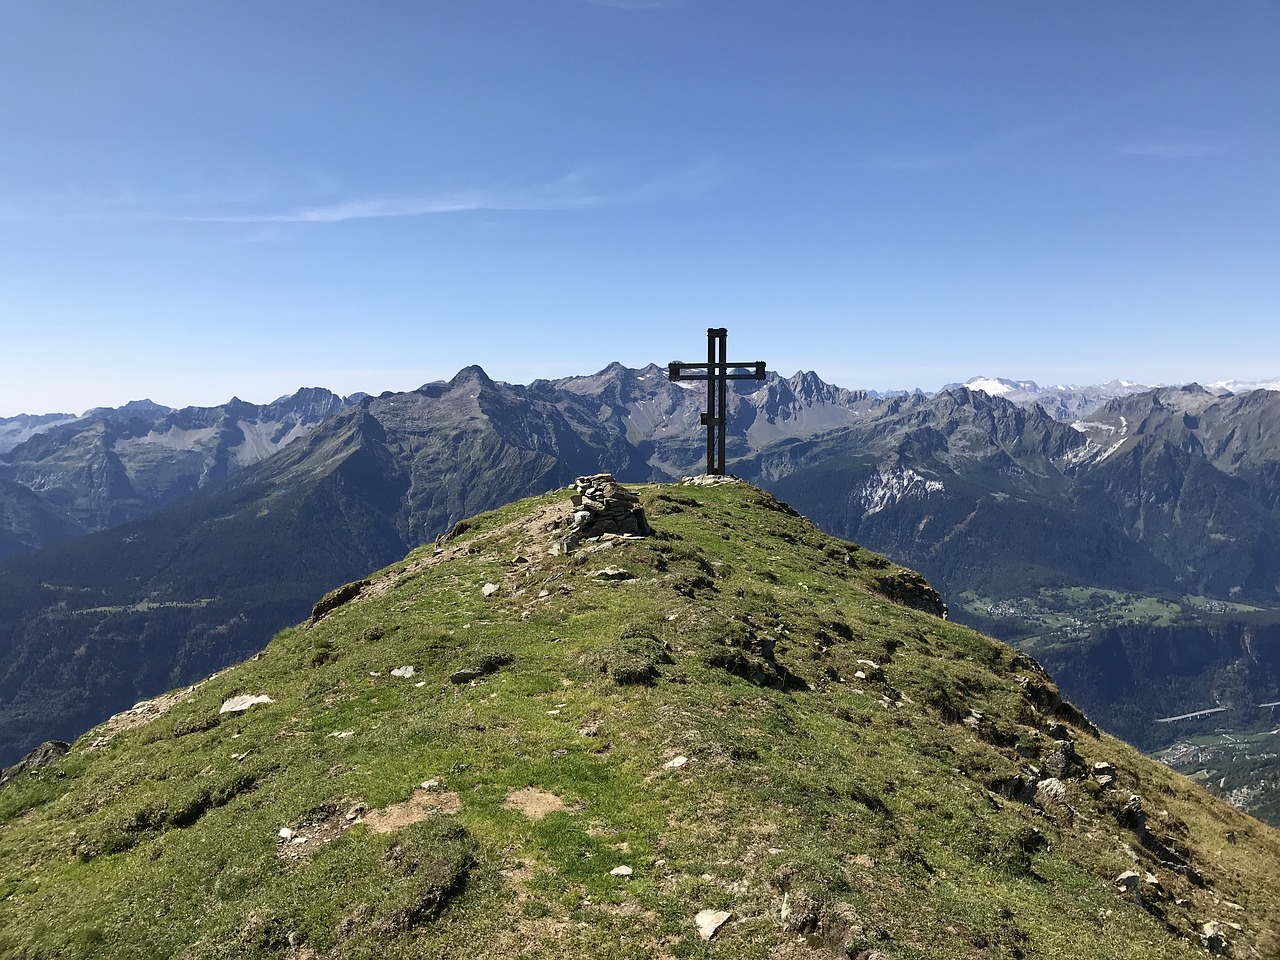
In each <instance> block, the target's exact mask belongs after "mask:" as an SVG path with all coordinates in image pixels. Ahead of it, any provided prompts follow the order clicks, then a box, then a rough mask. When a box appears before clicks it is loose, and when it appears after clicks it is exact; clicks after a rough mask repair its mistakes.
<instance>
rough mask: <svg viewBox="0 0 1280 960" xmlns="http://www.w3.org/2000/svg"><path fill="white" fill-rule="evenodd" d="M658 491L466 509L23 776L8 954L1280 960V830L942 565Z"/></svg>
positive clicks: (1, 913)
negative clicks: (635, 521)
mask: <svg viewBox="0 0 1280 960" xmlns="http://www.w3.org/2000/svg"><path fill="white" fill-rule="evenodd" d="M349 414H350V415H352V416H358V415H359V414H358V413H356V412H354V411H353V412H349ZM637 492H638V494H639V498H640V504H641V505H642V506H643V508H644V510H645V512H646V515H647V517H648V521H649V524H650V525H651V526H652V528H653V531H654V532H653V534H652V535H651V536H648V537H636V536H617V535H612V536H607V537H599V538H595V539H586V540H583V541H582V542H581V543H580V544H579V545H578V546H576V548H574V547H571V548H570V549H568V550H566V543H565V540H566V536H567V533H568V532H569V531H570V529H572V528H571V524H572V523H573V522H574V520H575V518H574V516H573V513H574V507H573V506H572V505H571V502H570V499H569V497H568V495H567V494H566V492H565V491H559V492H556V493H553V494H550V495H547V496H544V497H540V498H538V499H535V500H529V501H524V502H520V503H516V504H512V505H509V506H506V507H503V508H501V509H499V510H497V511H495V512H492V513H488V514H484V515H481V516H478V517H474V518H471V519H469V520H467V521H466V522H464V523H461V524H458V525H457V526H455V527H454V528H453V530H451V531H450V532H449V533H448V534H446V535H444V536H442V537H441V538H439V540H438V541H437V543H436V544H435V545H432V546H427V547H424V548H421V549H418V550H415V551H414V552H412V553H410V554H409V555H408V556H407V557H405V558H404V560H402V561H400V562H397V563H395V564H393V565H391V566H390V567H388V568H386V569H385V570H383V571H381V572H380V573H376V574H374V575H372V576H369V577H367V578H365V579H362V580H360V581H357V582H354V583H351V584H348V585H347V586H345V587H342V588H339V589H338V590H335V591H333V592H331V593H330V594H329V595H327V596H326V597H324V598H322V599H321V600H320V602H319V603H317V604H316V606H315V608H314V610H313V612H312V615H311V617H310V618H309V620H308V621H307V622H305V623H303V624H300V625H298V626H296V627H293V628H290V629H288V630H285V631H284V632H282V633H281V634H279V635H278V636H277V637H276V638H275V639H274V640H273V641H272V642H271V644H270V645H269V646H268V647H267V648H266V649H265V650H263V651H262V652H261V654H259V655H258V656H255V657H253V658H252V659H250V660H248V661H246V662H244V663H241V664H238V665H235V666H232V667H230V668H228V669H226V670H223V671H221V672H219V673H218V674H216V675H214V676H211V677H209V678H207V679H205V680H203V681H201V682H199V683H196V684H194V685H192V686H189V687H184V688H181V689H178V690H174V691H172V692H171V693H169V694H167V695H165V696H162V697H160V698H157V699H155V700H152V701H149V702H145V703H141V704H139V705H137V706H136V707H134V708H133V709H132V710H129V711H127V712H125V713H123V714H121V715H119V716H117V717H114V718H113V719H112V720H110V721H109V722H107V723H106V724H104V725H102V726H100V727H98V728H97V729H95V730H92V731H90V732H89V733H87V734H85V735H84V736H83V737H81V738H80V739H79V740H78V741H77V742H76V744H75V745H74V746H72V747H71V748H70V750H69V751H68V752H66V753H65V755H63V756H62V757H61V759H55V760H53V762H51V763H47V764H46V765H44V766H41V767H38V768H37V769H34V770H28V771H27V772H25V773H22V774H21V775H19V776H17V777H16V778H15V779H13V781H12V782H11V783H10V784H9V785H8V786H7V787H5V788H4V790H3V791H0V955H2V956H6V957H59V958H68V960H74V958H88V957H92V958H95V960H99V958H114V957H122V958H123V957H128V958H134V957H183V958H186V960H204V958H215V957H245V958H269V957H273V958H274V957H287V958H291V960H304V958H305V960H328V958H339V957H341V958H373V957H377V958H384V957H406V958H410V957H413V958H416V957H469V958H470V957H476V958H490V957H492V958H499V957H501V958H507V957H513V956H520V957H530V958H552V957H555V958H561V957H592V958H595V957H602V956H608V957H617V958H632V957H635V958H640V957H645V958H648V957H664V956H665V957H681V956H709V955H712V953H713V952H714V953H720V954H723V955H725V956H734V957H747V958H761V960H763V958H766V957H770V958H775V957H777V958H808V957H830V956H842V957H856V958H862V960H883V958H888V960H912V958H920V960H923V958H930V960H938V958H941V960H948V958H956V960H959V958H971V957H1010V958H1012V957H1028V958H1030V957H1054V958H1058V957H1090V958H1116V960H1119V958H1125V960H1133V958H1137V960H1148V958H1169V960H1172V958H1184V957H1187V956H1195V955H1207V954H1206V951H1208V952H1211V953H1216V954H1220V955H1226V956H1233V957H1238V958H1263V957H1274V956H1276V955H1277V953H1280V933H1278V931H1277V925H1276V917H1277V916H1280V882H1278V878H1280V835H1278V834H1277V833H1276V831H1274V830H1272V829H1270V828H1267V827H1264V826H1263V825H1261V824H1259V823H1258V822H1257V821H1254V820H1252V819H1250V818H1249V817H1247V816H1245V815H1243V814H1241V813H1239V812H1238V811H1235V810H1233V809H1232V808H1230V807H1228V806H1227V805H1226V804H1225V803H1222V802H1220V801H1217V800H1214V799H1212V798H1210V797H1208V796H1207V795H1206V794H1205V793H1203V792H1202V791H1201V790H1199V789H1198V788H1195V787H1193V786H1191V785H1190V784H1189V783H1188V782H1187V781H1186V780H1185V779H1183V778H1181V777H1180V776H1178V775H1176V774H1174V773H1173V772H1172V771H1170V770H1169V769H1167V768H1165V767H1162V766H1160V765H1158V764H1155V763H1154V762H1152V761H1149V760H1147V759H1145V758H1143V757H1142V756H1141V755H1139V754H1138V753H1137V752H1136V751H1134V750H1132V749H1131V748H1129V747H1127V746H1125V745H1124V744H1122V743H1120V742H1118V741H1116V740H1114V739H1112V738H1110V737H1109V736H1107V735H1105V734H1102V733H1099V732H1098V731H1097V729H1096V728H1095V727H1094V726H1093V725H1092V724H1091V723H1090V722H1089V721H1088V720H1087V719H1086V718H1085V717H1084V716H1083V715H1082V714H1081V713H1080V712H1079V711H1078V710H1076V709H1075V708H1074V707H1072V706H1071V705H1070V704H1069V703H1067V702H1065V701H1064V700H1063V699H1062V698H1061V696H1060V694H1059V693H1058V691H1057V689H1056V688H1055V686H1054V685H1053V683H1052V682H1051V681H1050V680H1049V678H1048V677H1047V676H1046V675H1045V674H1044V673H1043V672H1042V671H1041V670H1040V669H1039V668H1038V666H1037V665H1036V663H1035V662H1034V661H1032V660H1030V659H1028V658H1027V657H1025V656H1022V655H1019V654H1018V653H1016V652H1015V651H1014V650H1012V649H1010V648H1009V647H1007V646H1005V645H1003V644H1001V643H999V642H997V641H994V640H991V639H989V638H987V637H984V636H982V635H980V634H977V633H975V632H973V631H972V630H969V629H967V628H965V627H961V626H958V625H955V624H952V623H949V622H947V621H945V620H943V619H941V618H940V617H939V616H938V615H937V614H938V612H939V611H940V609H941V607H940V603H939V600H938V597H937V594H936V593H934V592H933V590H932V589H931V588H930V587H929V585H928V584H927V583H926V582H925V581H924V580H923V579H922V578H921V577H919V575H917V574H915V573H913V572H911V571H909V570H905V569H903V568H901V567H898V566H896V565H894V564H892V563H890V562H889V561H887V560H886V559H884V558H883V557H881V556H878V555H875V554H872V553H870V552H868V551H866V550H863V549H860V548H859V547H858V546H856V545H855V544H853V543H849V542H846V541H842V540H838V539H835V538H833V537H830V536H827V535H824V534H822V533H820V532H819V531H818V530H817V529H815V528H814V527H813V526H812V525H810V524H809V523H808V522H807V521H805V520H804V519H803V518H801V517H799V516H798V515H797V514H796V513H795V511H794V510H791V509H790V508H789V507H787V506H786V505H785V504H783V503H781V502H779V501H777V500H775V499H774V498H773V497H771V496H769V495H768V494H766V493H764V492H763V491H760V490H758V489H756V488H754V487H751V486H749V485H746V484H743V483H732V482H730V483H723V484H720V485H715V486H700V485H681V486H646V487H644V488H642V489H640V490H638V491H637ZM60 751H61V748H60V747H58V746H57V745H50V746H49V747H48V748H47V749H46V750H45V751H44V753H43V755H42V756H43V759H44V760H45V761H48V760H51V759H53V758H55V757H57V756H58V754H59V752H60Z"/></svg>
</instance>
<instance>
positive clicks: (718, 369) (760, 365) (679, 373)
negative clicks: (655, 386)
mask: <svg viewBox="0 0 1280 960" xmlns="http://www.w3.org/2000/svg"><path fill="white" fill-rule="evenodd" d="M764 366H765V364H764V361H763V360H757V361H755V362H754V363H725V364H719V363H684V362H682V361H679V360H677V361H675V362H673V363H669V364H667V379H668V380H706V379H707V378H708V377H711V376H720V377H724V378H725V379H726V380H763V379H764V378H765V373H764ZM748 367H750V368H751V372H750V373H729V371H730V370H743V369H746V368H748ZM689 371H698V372H694V373H691V372H689ZM722 371H723V372H722Z"/></svg>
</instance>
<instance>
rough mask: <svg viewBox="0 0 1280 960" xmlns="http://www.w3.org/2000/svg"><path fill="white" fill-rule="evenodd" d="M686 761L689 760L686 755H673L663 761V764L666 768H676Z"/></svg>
mask: <svg viewBox="0 0 1280 960" xmlns="http://www.w3.org/2000/svg"><path fill="white" fill-rule="evenodd" d="M688 762H689V758H688V757H673V758H672V759H670V760H668V761H667V762H666V763H664V764H663V766H664V767H665V768H666V769H668V770H676V769H678V768H680V767H683V766H684V765H685V764H686V763H688Z"/></svg>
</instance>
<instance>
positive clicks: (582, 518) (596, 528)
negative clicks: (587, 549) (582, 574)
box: [563, 473, 653, 550]
mask: <svg viewBox="0 0 1280 960" xmlns="http://www.w3.org/2000/svg"><path fill="white" fill-rule="evenodd" d="M573 488H574V489H575V490H576V491H578V492H577V493H576V494H575V495H574V497H573V526H572V527H571V528H570V530H569V535H568V536H567V537H565V539H564V541H563V543H564V547H565V549H568V550H572V549H573V548H574V547H576V546H577V545H578V544H579V543H581V542H582V541H583V540H590V539H591V538H593V537H602V536H605V535H609V534H611V535H613V536H632V537H647V536H649V535H650V534H652V533H653V530H652V528H650V526H649V521H648V520H646V519H645V515H644V507H642V506H641V505H640V498H639V497H637V496H636V495H635V494H634V493H632V492H631V491H630V490H628V489H626V488H625V487H623V486H622V485H620V484H619V483H618V481H617V480H615V479H614V478H613V474H610V473H597V474H594V475H592V476H589V477H579V478H578V479H577V480H575V481H574V483H573Z"/></svg>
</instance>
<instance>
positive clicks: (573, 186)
mask: <svg viewBox="0 0 1280 960" xmlns="http://www.w3.org/2000/svg"><path fill="white" fill-rule="evenodd" d="M598 179H599V177H598V175H597V174H596V172H595V171H592V170H589V169H587V168H580V169H578V170H575V171H574V172H572V173H570V174H568V175H566V176H564V177H561V178H559V179H557V180H553V181H550V182H548V183H544V184H540V185H536V186H531V187H516V188H511V187H493V188H485V189H468V190H458V191H452V192H441V193H432V194H419V195H409V196H403V195H402V196H395V197H363V198H355V199H347V200H339V201H335V202H333V203H326V204H319V205H308V206H299V207H294V208H292V209H287V210H266V211H261V212H256V213H202V214H184V215H180V216H173V217H170V218H168V219H172V220H177V221H183V222H188V223H262V224H271V223H314V224H325V223H344V222H347V221H350V220H377V219H387V218H394V217H428V216H438V215H441V214H457V213H476V212H486V211H488V212H498V211H511V212H521V211H524V212H534V211H552V210H583V209H591V208H595V207H605V206H616V205H621V204H628V203H653V202H661V201H663V200H689V199H695V198H696V197H697V196H700V195H702V194H704V193H707V192H709V191H711V190H713V189H715V188H716V187H717V186H718V185H719V184H720V183H721V182H722V179H723V177H722V172H721V170H720V168H719V165H718V164H716V163H714V162H711V161H707V162H704V163H701V164H698V165H696V166H693V167H690V168H688V169H685V170H680V171H676V172H674V173H667V174H663V175H661V176H657V177H654V178H651V179H649V180H646V181H642V182H640V183H636V184H632V185H630V186H626V187H621V188H612V189H609V188H602V187H599V186H597V185H595V184H594V183H593V181H595V180H598Z"/></svg>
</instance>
